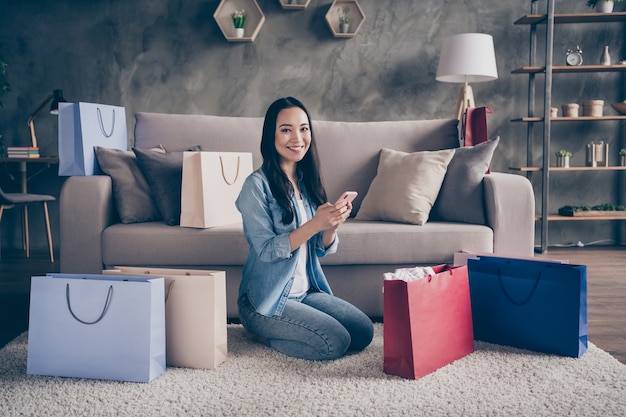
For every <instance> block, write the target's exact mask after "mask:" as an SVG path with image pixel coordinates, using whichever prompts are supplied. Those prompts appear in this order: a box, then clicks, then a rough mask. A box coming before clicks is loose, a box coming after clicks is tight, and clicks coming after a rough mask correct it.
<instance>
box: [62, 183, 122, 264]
mask: <svg viewBox="0 0 626 417" xmlns="http://www.w3.org/2000/svg"><path fill="white" fill-rule="evenodd" d="M59 207H60V209H59V215H60V219H59V223H60V252H61V256H60V258H61V259H60V270H61V272H64V273H83V274H89V273H92V274H99V273H101V271H102V266H103V263H102V231H103V230H104V229H105V228H107V227H108V226H109V225H111V224H112V223H114V222H115V221H117V212H116V209H115V205H114V202H113V192H112V183H111V177H109V176H107V175H95V176H86V177H70V178H68V179H67V180H66V181H65V182H64V183H63V187H62V188H61V196H60V201H59Z"/></svg>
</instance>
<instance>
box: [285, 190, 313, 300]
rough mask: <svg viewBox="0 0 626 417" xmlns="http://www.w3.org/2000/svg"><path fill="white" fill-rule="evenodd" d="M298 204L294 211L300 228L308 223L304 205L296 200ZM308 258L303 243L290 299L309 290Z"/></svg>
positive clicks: (299, 252) (305, 244) (305, 246)
mask: <svg viewBox="0 0 626 417" xmlns="http://www.w3.org/2000/svg"><path fill="white" fill-rule="evenodd" d="M297 202H298V204H297V206H296V210H298V218H299V219H301V221H300V224H299V225H298V227H299V226H302V225H303V224H304V223H305V222H307V221H308V219H307V216H306V210H305V209H304V204H303V203H302V200H297ZM308 256H309V251H308V249H307V243H306V242H305V243H304V244H303V245H302V246H300V250H299V251H298V263H297V264H296V275H295V278H294V280H293V285H292V286H291V291H289V296H290V297H299V296H301V295H303V294H305V293H306V292H307V291H308V290H309V288H311V284H310V283H309V276H308V275H307V273H306V262H307V258H308Z"/></svg>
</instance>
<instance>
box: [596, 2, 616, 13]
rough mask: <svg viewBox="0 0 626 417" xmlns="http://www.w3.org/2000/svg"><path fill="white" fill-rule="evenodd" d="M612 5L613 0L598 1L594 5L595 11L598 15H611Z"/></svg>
mask: <svg viewBox="0 0 626 417" xmlns="http://www.w3.org/2000/svg"><path fill="white" fill-rule="evenodd" d="M614 5H615V3H614V2H613V0H598V2H597V3H596V11H597V12H598V13H612V12H613V6H614Z"/></svg>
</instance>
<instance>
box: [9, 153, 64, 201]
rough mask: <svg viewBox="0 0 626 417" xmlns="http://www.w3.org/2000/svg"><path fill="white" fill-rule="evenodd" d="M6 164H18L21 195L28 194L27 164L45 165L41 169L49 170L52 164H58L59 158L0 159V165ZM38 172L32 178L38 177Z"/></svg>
mask: <svg viewBox="0 0 626 417" xmlns="http://www.w3.org/2000/svg"><path fill="white" fill-rule="evenodd" d="M6 163H19V164H20V175H21V180H20V181H21V184H22V192H23V193H27V192H28V180H29V179H30V178H28V169H27V168H28V166H27V165H28V164H39V165H41V164H46V166H45V167H44V168H43V169H46V168H49V167H50V166H51V165H53V164H58V163H59V158H58V157H57V156H46V157H39V158H6V157H5V158H0V164H6ZM43 169H42V170H40V171H38V172H36V173H35V174H34V175H33V177H34V176H36V175H38V174H39V173H41V171H43ZM31 178H32V177H31Z"/></svg>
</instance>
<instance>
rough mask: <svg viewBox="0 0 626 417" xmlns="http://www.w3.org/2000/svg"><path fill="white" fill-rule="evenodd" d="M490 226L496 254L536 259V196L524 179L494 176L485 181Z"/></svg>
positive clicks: (489, 176)
mask: <svg viewBox="0 0 626 417" xmlns="http://www.w3.org/2000/svg"><path fill="white" fill-rule="evenodd" d="M484 185H485V187H484V192H485V208H486V215H487V225H488V226H489V227H491V228H492V229H493V252H494V253H499V254H504V255H515V256H533V253H534V245H535V194H534V192H533V187H532V184H531V183H530V181H529V180H528V179H527V178H526V177H523V176H521V175H516V174H505V173H499V172H492V173H491V174H489V175H485V179H484Z"/></svg>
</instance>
